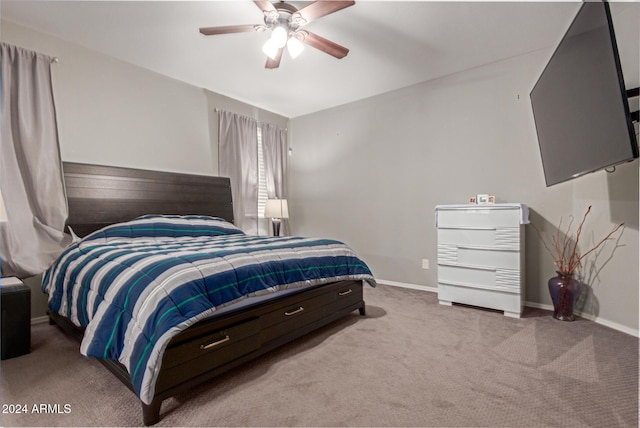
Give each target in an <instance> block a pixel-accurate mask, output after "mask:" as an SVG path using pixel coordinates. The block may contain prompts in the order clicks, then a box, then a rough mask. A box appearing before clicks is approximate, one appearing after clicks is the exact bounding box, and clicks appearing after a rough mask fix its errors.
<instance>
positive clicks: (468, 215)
mask: <svg viewBox="0 0 640 428" xmlns="http://www.w3.org/2000/svg"><path fill="white" fill-rule="evenodd" d="M435 215H436V227H437V228H438V301H439V302H440V304H443V305H451V304H452V303H453V302H456V303H464V304H467V305H473V306H480V307H485V308H492V309H497V310H501V311H504V314H505V316H508V317H515V318H519V317H520V315H521V314H522V307H523V304H524V298H525V292H524V274H525V272H524V225H525V224H527V223H529V211H528V209H527V207H526V206H525V205H522V204H491V205H438V206H437V207H436V211H435Z"/></svg>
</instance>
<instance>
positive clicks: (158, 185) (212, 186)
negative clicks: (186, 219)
mask: <svg viewBox="0 0 640 428" xmlns="http://www.w3.org/2000/svg"><path fill="white" fill-rule="evenodd" d="M63 171H64V181H65V187H66V191H67V202H68V205H69V219H68V220H67V224H68V225H69V226H70V227H71V228H72V229H73V231H74V232H75V233H76V234H77V235H78V236H86V235H87V234H89V233H91V232H93V231H95V230H98V229H100V228H102V227H104V226H107V225H110V224H113V223H119V222H123V221H128V220H131V219H134V218H136V217H138V216H141V215H144V214H179V215H188V214H196V215H210V216H216V217H222V218H224V219H225V220H227V221H230V222H233V205H232V199H231V183H230V181H229V178H226V177H213V176H206V175H192V174H182V173H175V172H161V171H149V170H142V169H132V168H122V167H113V166H101V165H89V164H81V163H72V162H63Z"/></svg>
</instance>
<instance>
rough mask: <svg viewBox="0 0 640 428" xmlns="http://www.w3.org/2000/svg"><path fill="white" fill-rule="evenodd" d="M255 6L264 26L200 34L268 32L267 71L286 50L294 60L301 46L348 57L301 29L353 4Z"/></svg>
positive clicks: (323, 0)
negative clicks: (262, 14) (262, 16)
mask: <svg viewBox="0 0 640 428" xmlns="http://www.w3.org/2000/svg"><path fill="white" fill-rule="evenodd" d="M254 3H255V4H256V5H257V6H258V7H259V8H260V10H262V12H263V13H264V24H257V25H251V24H248V25H227V26H222V27H202V28H200V32H201V33H202V34H204V35H205V36H215V35H218V34H229V33H244V32H250V31H266V30H271V37H270V38H269V40H267V41H266V43H265V44H264V46H263V47H262V51H263V52H264V53H265V54H266V55H267V63H266V64H265V68H270V69H273V68H278V67H279V66H280V60H281V59H282V51H283V50H284V47H285V46H286V47H287V50H288V52H289V54H290V55H291V57H292V58H295V57H297V56H298V55H299V54H300V53H301V52H302V50H303V49H304V44H307V45H309V46H312V47H314V48H316V49H319V50H321V51H323V52H325V53H328V54H329V55H331V56H334V57H336V58H338V59H340V58H344V57H345V56H346V55H347V54H348V53H349V49H347V48H345V47H344V46H340V45H339V44H337V43H334V42H332V41H331V40H327V39H325V38H324V37H321V36H319V35H317V34H315V33H312V32H310V31H307V30H303V29H301V27H302V26H304V25H305V24H308V23H309V22H311V21H313V20H315V19H318V18H321V17H323V16H325V15H329V14H330V13H333V12H337V11H339V10H341V9H344V8H347V7H349V6H353V5H354V4H355V1H336V0H317V1H314V2H313V3H310V4H308V5H306V6H304V7H302V8H301V9H298V8H297V7H295V6H294V5H292V4H291V3H287V2H284V1H279V2H277V3H271V2H270V1H268V0H254Z"/></svg>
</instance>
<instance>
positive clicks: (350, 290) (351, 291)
mask: <svg viewBox="0 0 640 428" xmlns="http://www.w3.org/2000/svg"><path fill="white" fill-rule="evenodd" d="M351 293H353V290H352V289H348V290H347V291H343V292H342V293H338V296H347V295H349V294H351Z"/></svg>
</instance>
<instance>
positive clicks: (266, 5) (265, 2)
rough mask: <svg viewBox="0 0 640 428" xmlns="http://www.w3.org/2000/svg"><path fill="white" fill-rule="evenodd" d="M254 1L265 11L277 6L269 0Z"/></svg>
mask: <svg viewBox="0 0 640 428" xmlns="http://www.w3.org/2000/svg"><path fill="white" fill-rule="evenodd" d="M253 2H254V3H255V4H256V6H258V7H259V8H260V10H261V11H263V12H265V13H266V12H271V11H275V10H276V8H275V7H274V6H273V3H271V2H270V1H269V0H253Z"/></svg>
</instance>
